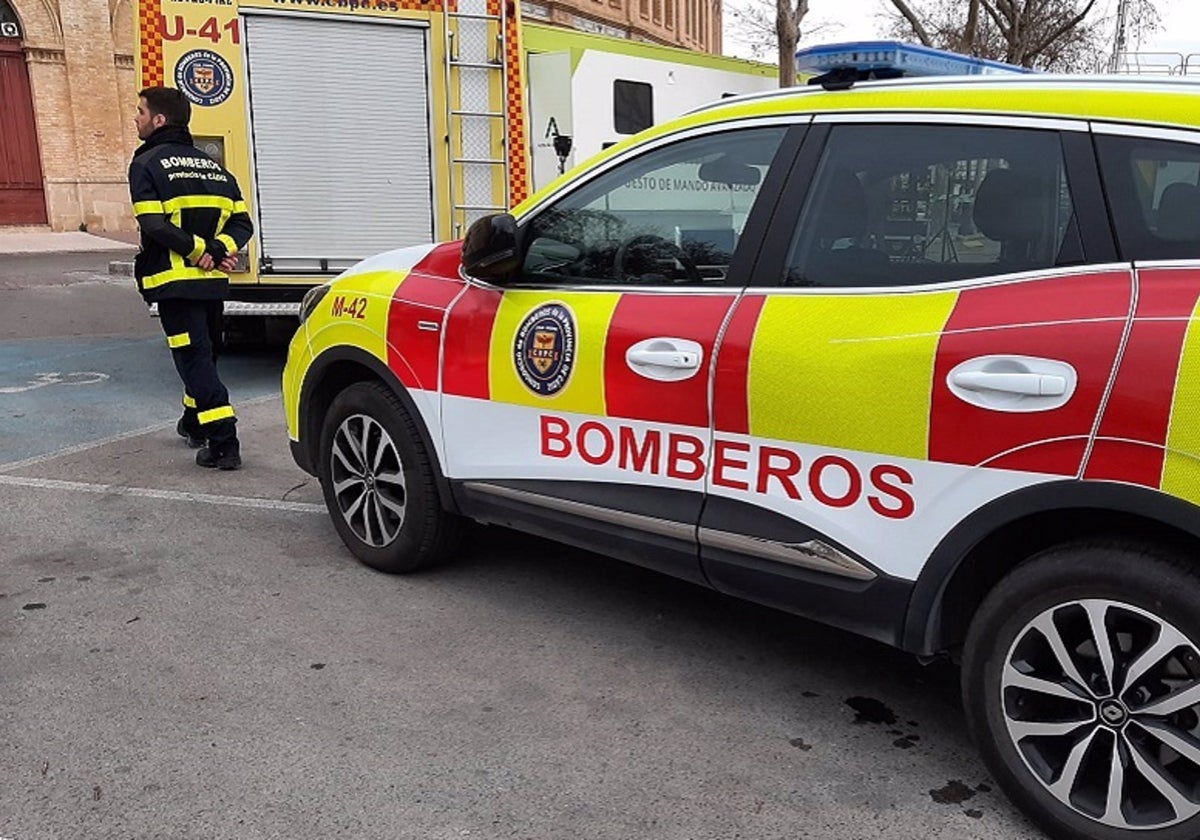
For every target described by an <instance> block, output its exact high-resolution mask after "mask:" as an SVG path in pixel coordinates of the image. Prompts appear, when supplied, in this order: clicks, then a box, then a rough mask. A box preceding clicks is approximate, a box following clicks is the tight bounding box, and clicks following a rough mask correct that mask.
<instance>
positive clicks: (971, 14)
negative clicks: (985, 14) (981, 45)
mask: <svg viewBox="0 0 1200 840" xmlns="http://www.w3.org/2000/svg"><path fill="white" fill-rule="evenodd" d="M978 32H979V0H971V4H970V5H969V6H967V23H966V26H964V27H963V35H962V43H961V44H960V45H959V49H958V51H959V52H961V53H965V54H967V55H975V38H976V35H977V33H978Z"/></svg>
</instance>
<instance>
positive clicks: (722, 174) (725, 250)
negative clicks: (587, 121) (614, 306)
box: [522, 126, 787, 285]
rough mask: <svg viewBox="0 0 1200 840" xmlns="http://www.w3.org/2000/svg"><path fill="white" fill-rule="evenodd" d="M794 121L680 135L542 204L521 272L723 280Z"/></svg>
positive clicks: (557, 280)
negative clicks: (684, 137)
mask: <svg viewBox="0 0 1200 840" xmlns="http://www.w3.org/2000/svg"><path fill="white" fill-rule="evenodd" d="M786 131H787V129H786V127H784V126H772V127H769V128H755V129H743V130H737V131H728V132H724V133H721V134H710V135H705V136H703V137H695V138H691V139H688V140H682V141H679V142H677V143H674V144H672V145H669V146H665V147H662V148H659V149H655V150H654V151H651V152H647V153H646V154H644V155H642V156H640V157H638V158H636V159H634V160H630V161H628V162H626V163H623V164H621V165H619V166H617V167H616V168H614V169H612V170H611V171H609V172H607V173H605V174H604V175H601V176H600V177H598V178H596V179H595V180H594V181H592V182H590V183H588V184H585V185H584V186H582V187H580V188H579V189H577V190H575V191H574V192H572V193H570V194H569V195H567V196H565V197H563V198H562V199H560V200H559V201H557V202H555V203H554V204H553V205H552V206H550V207H548V208H547V209H545V210H543V211H541V212H539V213H538V214H537V216H536V217H535V218H533V219H532V220H531V221H530V223H529V227H528V229H527V230H526V231H525V237H524V238H525V241H526V242H528V243H529V245H528V251H527V253H526V256H525V260H524V264H523V267H522V280H523V281H525V282H529V283H538V284H546V283H552V284H576V285H594V284H609V285H618V284H619V285H631V284H632V285H676V284H691V285H700V284H707V283H712V284H721V283H723V282H724V280H725V277H726V274H727V273H728V269H729V264H730V262H731V260H732V257H733V252H734V249H735V248H736V247H737V243H738V240H739V238H740V237H741V234H742V229H743V228H744V227H745V225H746V220H747V218H748V217H749V215H750V210H751V207H752V206H753V204H754V200H755V198H756V197H757V195H758V192H759V189H760V188H761V187H762V183H763V179H764V178H765V176H766V172H767V169H768V168H769V167H770V165H771V162H772V160H773V159H774V157H775V153H776V151H777V150H778V148H779V144H780V142H781V141H782V140H783V136H784V134H785V133H786Z"/></svg>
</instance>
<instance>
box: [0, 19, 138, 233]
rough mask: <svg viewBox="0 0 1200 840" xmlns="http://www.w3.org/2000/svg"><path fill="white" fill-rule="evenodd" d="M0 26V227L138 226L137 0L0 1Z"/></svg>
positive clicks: (111, 228)
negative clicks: (131, 169)
mask: <svg viewBox="0 0 1200 840" xmlns="http://www.w3.org/2000/svg"><path fill="white" fill-rule="evenodd" d="M0 24H2V27H0V59H5V60H4V61H3V62H0V71H2V72H0V85H2V87H0V125H2V126H3V131H0V225H13V224H34V225H39V224H49V226H50V227H51V228H53V229H54V230H79V229H80V226H81V225H84V226H86V227H87V228H88V229H90V230H108V231H113V230H129V229H132V228H133V226H134V223H133V219H132V217H131V215H130V212H129V190H128V187H127V185H126V180H125V178H126V168H127V166H128V163H129V156H130V154H131V152H132V151H133V149H134V147H135V146H136V145H137V135H136V133H135V132H134V129H133V125H132V116H133V107H134V104H135V103H134V101H133V96H134V93H135V92H136V91H137V87H136V85H137V79H136V77H135V74H134V61H133V50H134V44H133V9H132V6H131V0H0ZM22 65H23V66H22ZM29 102H31V103H32V107H31V108H30V107H28V103H29ZM23 103H24V104H23ZM5 152H7V154H4V153H5ZM18 152H22V153H23V154H18ZM21 160H23V161H24V162H23V163H21V162H20V161H21ZM14 161H16V162H14ZM37 169H40V171H36V170H37ZM36 175H40V181H41V188H40V192H41V195H40V196H37V195H36V194H35V193H36V190H35V189H32V188H31V185H32V184H34V181H35V176H36ZM39 202H40V203H41V212H40V213H37V212H35V211H36V209H37V207H36V205H37V204H38V203H39Z"/></svg>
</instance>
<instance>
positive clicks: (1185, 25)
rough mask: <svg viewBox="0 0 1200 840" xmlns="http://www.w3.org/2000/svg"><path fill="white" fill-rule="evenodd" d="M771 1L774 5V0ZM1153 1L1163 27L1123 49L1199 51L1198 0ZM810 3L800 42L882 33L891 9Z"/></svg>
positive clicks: (825, 0)
mask: <svg viewBox="0 0 1200 840" xmlns="http://www.w3.org/2000/svg"><path fill="white" fill-rule="evenodd" d="M738 2H743V3H744V2H761V0H725V4H726V7H727V8H728V7H729V6H731V5H734V4H735V3H738ZM914 2H917V3H919V2H920V0H914ZM770 5H771V6H772V7H773V6H774V3H771V4H770ZM910 5H911V4H910ZM1155 5H1156V6H1157V8H1158V12H1159V15H1160V16H1161V18H1162V23H1163V26H1162V28H1161V29H1160V30H1159V32H1157V33H1155V34H1154V35H1152V36H1150V37H1149V38H1147V39H1145V40H1144V41H1143V43H1141V44H1135V43H1132V42H1130V43H1129V44H1128V45H1127V47H1126V49H1127V50H1140V51H1164V52H1177V53H1184V54H1187V53H1200V0H1155ZM1097 6H1098V7H1107V8H1105V9H1104V10H1103V11H1102V12H1101V15H1102V16H1111V15H1115V13H1116V8H1117V0H1099V2H1098V4H1097ZM809 7H810V11H809V13H808V16H807V17H805V19H804V24H803V29H804V30H807V31H812V30H814V29H816V28H817V27H818V26H820V27H822V29H821V31H820V32H818V33H817V34H814V35H811V36H806V37H804V38H802V42H801V46H812V45H814V44H819V43H834V42H837V41H861V40H866V39H870V38H880V37H884V33H885V32H886V30H887V23H886V21H887V16H886V14H885V12H886V10H891V9H894V7H893V6H892V4H891V3H890V2H888V0H809ZM725 21H726V25H725V52H726V53H727V54H729V55H738V56H741V57H743V58H751V57H752V55H751V53H750V50H749V48H748V47H747V45H746V44H745V43H743V42H742V41H740V40H739V38H738V33H737V32H736V31H733V29H734V27H732V26H731V21H732V16H731V15H730V14H729V13H728V12H726V14H725Z"/></svg>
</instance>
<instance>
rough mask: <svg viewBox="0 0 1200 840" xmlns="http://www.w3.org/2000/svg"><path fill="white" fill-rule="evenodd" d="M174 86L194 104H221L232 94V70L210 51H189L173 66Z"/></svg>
mask: <svg viewBox="0 0 1200 840" xmlns="http://www.w3.org/2000/svg"><path fill="white" fill-rule="evenodd" d="M175 86H176V87H178V88H179V89H180V90H181V91H183V95H184V96H186V97H187V98H188V99H189V100H191V101H192V102H193V103H195V104H196V105H220V104H221V103H222V102H224V101H225V100H226V99H228V98H229V95H230V94H231V93H233V70H232V68H230V66H229V62H227V61H226V60H225V59H224V58H222V57H221V56H219V55H217V54H216V53H215V52H212V51H211V50H192V51H191V52H189V53H184V55H183V56H182V57H181V58H180V59H179V63H178V64H176V65H175Z"/></svg>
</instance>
